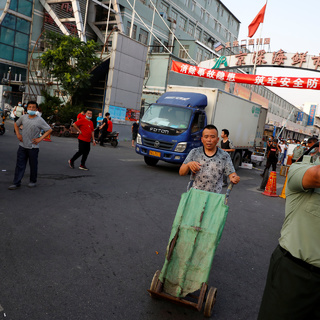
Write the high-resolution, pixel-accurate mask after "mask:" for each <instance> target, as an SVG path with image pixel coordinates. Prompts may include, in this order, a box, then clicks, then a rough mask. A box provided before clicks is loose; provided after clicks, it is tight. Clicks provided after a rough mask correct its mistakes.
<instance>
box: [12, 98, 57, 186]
mask: <svg viewBox="0 0 320 320" xmlns="http://www.w3.org/2000/svg"><path fill="white" fill-rule="evenodd" d="M37 110H38V104H37V103H36V102H35V101H29V102H28V105H27V112H28V114H25V115H23V116H21V117H20V118H19V119H18V120H17V121H16V122H15V123H14V130H15V133H16V135H17V138H18V139H19V141H20V143H19V149H18V153H17V163H16V169H15V173H14V179H13V185H11V186H10V187H9V190H15V189H18V188H20V186H21V180H22V178H23V176H24V172H25V169H26V166H27V162H28V160H29V165H30V182H29V184H28V187H30V188H33V187H35V186H36V183H37V173H38V154H39V143H40V142H41V141H42V140H43V139H44V138H46V137H47V136H48V135H49V134H50V133H51V131H52V129H51V128H50V126H49V125H48V124H47V123H46V122H45V121H44V120H43V119H42V118H41V117H38V116H37V115H36V112H37ZM21 125H23V130H22V133H20V130H19V127H20V126H21ZM41 130H43V131H44V134H43V135H42V136H39V134H40V132H41Z"/></svg>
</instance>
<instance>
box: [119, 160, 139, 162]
mask: <svg viewBox="0 0 320 320" xmlns="http://www.w3.org/2000/svg"><path fill="white" fill-rule="evenodd" d="M119 160H120V161H131V162H134V161H142V160H143V159H119Z"/></svg>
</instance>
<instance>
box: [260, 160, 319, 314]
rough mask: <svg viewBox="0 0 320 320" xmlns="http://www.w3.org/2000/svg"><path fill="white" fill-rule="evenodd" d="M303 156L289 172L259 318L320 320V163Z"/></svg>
mask: <svg viewBox="0 0 320 320" xmlns="http://www.w3.org/2000/svg"><path fill="white" fill-rule="evenodd" d="M304 158H305V159H304V160H303V162H297V163H294V164H293V165H292V166H291V168H290V170H289V173H288V181H287V188H286V208H285V213H286V214H285V220H284V223H283V226H282V229H281V237H280V239H279V245H278V247H277V248H276V249H275V251H274V252H273V254H272V256H271V260H270V266H269V271H268V277H267V282H266V287H265V290H264V294H263V298H262V302H261V306H260V311H259V316H258V320H301V319H305V320H309V319H310V320H311V319H312V320H315V319H318V320H319V319H320V165H319V164H320V162H319V160H317V161H316V163H313V164H311V163H310V156H304ZM306 162H308V163H306Z"/></svg>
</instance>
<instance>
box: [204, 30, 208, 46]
mask: <svg viewBox="0 0 320 320" xmlns="http://www.w3.org/2000/svg"><path fill="white" fill-rule="evenodd" d="M208 39H209V35H208V34H207V33H206V32H204V33H203V43H204V44H208Z"/></svg>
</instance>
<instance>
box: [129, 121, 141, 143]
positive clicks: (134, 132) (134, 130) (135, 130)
mask: <svg viewBox="0 0 320 320" xmlns="http://www.w3.org/2000/svg"><path fill="white" fill-rule="evenodd" d="M138 131H139V120H137V121H136V122H134V123H133V125H132V126H131V132H132V146H133V147H134V142H135V141H136V139H137V135H138Z"/></svg>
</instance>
